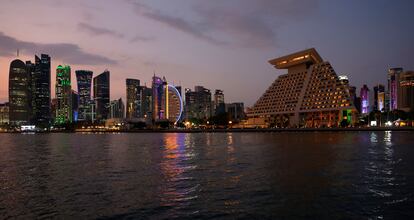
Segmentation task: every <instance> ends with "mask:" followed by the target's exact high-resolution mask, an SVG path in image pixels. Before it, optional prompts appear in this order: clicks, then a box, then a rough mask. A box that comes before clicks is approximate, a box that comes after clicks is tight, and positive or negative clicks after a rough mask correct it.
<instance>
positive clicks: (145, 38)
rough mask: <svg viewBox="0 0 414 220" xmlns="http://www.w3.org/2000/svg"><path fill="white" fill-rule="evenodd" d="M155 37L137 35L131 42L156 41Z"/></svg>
mask: <svg viewBox="0 0 414 220" xmlns="http://www.w3.org/2000/svg"><path fill="white" fill-rule="evenodd" d="M154 40H155V37H145V36H138V35H137V36H135V37H134V38H132V39H131V40H130V41H129V42H131V43H135V42H139V41H144V42H147V41H154Z"/></svg>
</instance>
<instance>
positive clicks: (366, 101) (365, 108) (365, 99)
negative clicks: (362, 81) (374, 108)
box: [360, 85, 369, 114]
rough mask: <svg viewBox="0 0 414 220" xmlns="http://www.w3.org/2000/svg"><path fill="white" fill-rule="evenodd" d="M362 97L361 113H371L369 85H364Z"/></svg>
mask: <svg viewBox="0 0 414 220" xmlns="http://www.w3.org/2000/svg"><path fill="white" fill-rule="evenodd" d="M360 97H361V113H362V114H368V113H369V89H368V86H367V85H363V86H362V88H361V92H360Z"/></svg>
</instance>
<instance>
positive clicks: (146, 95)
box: [140, 86, 152, 118]
mask: <svg viewBox="0 0 414 220" xmlns="http://www.w3.org/2000/svg"><path fill="white" fill-rule="evenodd" d="M140 90H141V111H140V112H141V115H140V118H151V115H152V89H151V88H148V87H146V86H142V87H141V89H140Z"/></svg>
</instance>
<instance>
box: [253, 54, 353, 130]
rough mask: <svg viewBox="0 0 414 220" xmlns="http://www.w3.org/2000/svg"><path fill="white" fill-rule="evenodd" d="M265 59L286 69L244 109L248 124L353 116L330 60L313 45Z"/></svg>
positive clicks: (319, 123)
mask: <svg viewBox="0 0 414 220" xmlns="http://www.w3.org/2000/svg"><path fill="white" fill-rule="evenodd" d="M269 63H270V64H271V65H272V66H274V67H275V68H276V69H287V74H284V75H280V76H279V77H278V78H277V79H276V80H275V81H274V82H273V83H272V85H270V87H269V88H268V89H267V90H266V92H265V93H264V94H263V95H262V96H261V97H260V98H259V100H257V102H256V103H255V104H254V106H253V108H252V109H250V110H249V112H248V113H247V115H248V117H249V121H248V124H250V125H252V126H261V127H268V126H277V127H288V126H290V127H294V126H304V127H324V126H326V127H332V126H339V125H340V124H341V123H342V122H344V120H346V121H347V122H348V123H352V122H353V121H354V120H353V119H355V116H354V112H355V107H354V106H353V104H352V102H351V98H350V94H349V91H348V90H347V89H346V86H345V85H344V84H343V83H342V82H341V81H340V79H339V77H338V76H337V74H336V73H335V71H334V69H333V67H332V66H331V64H330V63H329V62H327V61H324V60H323V59H322V58H321V56H320V55H319V54H318V52H317V51H316V50H315V49H314V48H311V49H307V50H303V51H299V52H296V53H292V54H289V55H286V56H283V57H279V58H275V59H272V60H270V61H269Z"/></svg>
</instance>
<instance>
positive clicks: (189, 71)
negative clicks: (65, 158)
mask: <svg viewBox="0 0 414 220" xmlns="http://www.w3.org/2000/svg"><path fill="white" fill-rule="evenodd" d="M413 9H414V1H410V0H407V1H403V0H395V1H390V0H371V1H369V0H367V1H361V0H343V1H339V0H320V1H318V0H226V1H220V0H208V1H205V0H174V1H172V0H151V1H150V0H148V1H139V0H71V1H63V0H36V1H23V0H1V1H0V102H5V101H7V99H8V93H7V89H8V73H9V65H10V62H11V61H12V60H13V59H15V58H16V50H17V49H19V50H20V57H19V58H20V59H22V60H23V61H26V60H32V61H34V54H35V53H36V54H41V53H46V54H49V55H50V56H51V57H52V88H54V78H55V75H56V66H57V65H59V64H68V65H70V66H71V67H72V81H75V80H76V79H75V70H78V69H90V70H92V71H93V72H94V75H95V76H96V75H97V74H99V73H101V72H103V71H104V70H105V69H108V70H110V71H111V99H116V98H119V97H122V98H124V97H125V79H126V78H137V79H140V80H141V83H142V84H144V83H146V84H147V85H150V81H151V77H152V75H153V73H154V72H155V73H156V74H157V75H159V76H165V77H166V78H167V80H168V81H169V82H170V83H173V84H176V85H182V86H183V87H185V88H194V86H195V85H202V86H205V87H206V88H209V89H211V90H212V91H213V92H214V89H222V90H224V94H225V101H226V102H238V101H241V102H245V105H246V106H251V105H253V104H254V102H255V101H256V100H257V99H258V98H259V97H260V95H261V94H262V93H263V92H264V91H265V90H266V89H267V87H268V86H269V85H270V84H271V83H272V82H273V81H274V80H275V79H276V77H277V76H278V75H280V74H283V73H285V71H284V70H275V69H274V68H273V67H272V66H271V65H269V64H268V63H267V61H268V60H269V59H272V58H275V57H278V56H282V55H286V54H288V53H291V52H295V51H298V50H303V49H306V48H311V47H314V48H316V49H317V50H318V52H319V53H320V55H321V56H322V57H323V59H325V60H328V61H330V63H331V64H332V65H333V67H334V69H335V71H336V72H337V73H338V74H340V75H342V74H345V75H348V76H349V79H350V83H351V84H352V85H355V86H357V87H358V88H360V87H361V86H362V85H363V84H368V86H369V87H370V88H372V86H374V85H375V84H377V83H383V84H385V83H386V73H387V69H388V68H390V67H403V68H404V69H407V70H414V14H413ZM73 84H76V83H73ZM75 89H76V86H75ZM52 93H53V95H52V96H53V97H54V90H53V89H52ZM124 100H125V99H124Z"/></svg>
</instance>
